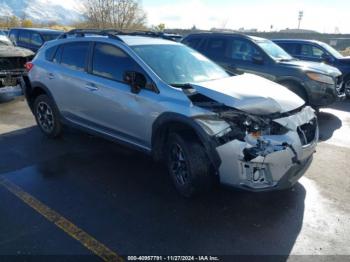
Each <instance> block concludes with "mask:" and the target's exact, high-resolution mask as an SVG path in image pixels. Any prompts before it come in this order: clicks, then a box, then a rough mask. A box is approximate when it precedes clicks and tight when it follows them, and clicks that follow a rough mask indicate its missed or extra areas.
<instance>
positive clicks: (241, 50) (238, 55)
mask: <svg viewBox="0 0 350 262" xmlns="http://www.w3.org/2000/svg"><path fill="white" fill-rule="evenodd" d="M257 55H260V52H259V51H258V50H257V49H256V47H255V46H253V45H252V44H251V43H249V42H248V41H244V40H239V39H234V40H233V41H232V54H231V57H232V59H235V60H241V61H247V62H253V57H254V56H257Z"/></svg>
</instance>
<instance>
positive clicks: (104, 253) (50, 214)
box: [0, 177, 124, 261]
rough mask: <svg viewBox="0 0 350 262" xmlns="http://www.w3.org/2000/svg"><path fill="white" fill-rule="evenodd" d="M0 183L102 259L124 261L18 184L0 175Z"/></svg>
mask: <svg viewBox="0 0 350 262" xmlns="http://www.w3.org/2000/svg"><path fill="white" fill-rule="evenodd" d="M0 185H1V186H3V187H5V188H6V189H7V190H8V191H10V192H11V193H12V194H14V195H15V196H16V197H18V198H19V199H20V200H22V201H23V202H24V203H26V204H27V205H28V206H30V207H31V208H33V209H34V210H35V211H37V212H38V213H39V214H40V215H42V216H44V217H45V218H46V219H47V220H49V221H50V222H52V223H54V224H55V225H56V226H57V227H59V228H60V229H62V230H63V231H64V232H66V233H67V234H68V235H69V236H71V237H72V238H74V239H76V240H77V241H79V242H80V244H82V245H83V246H85V247H86V248H87V249H89V250H90V251H91V252H93V253H94V254H95V255H97V256H99V257H100V258H102V259H103V260H104V261H124V260H123V258H122V257H120V256H119V255H117V254H116V253H115V252H113V251H112V250H110V249H109V248H108V247H106V246H105V245H103V244H102V243H100V242H99V241H97V240H96V239H95V238H93V237H92V236H91V235H89V234H88V233H86V232H85V231H84V230H82V229H80V228H79V227H77V226H76V225H74V224H73V223H72V222H70V221H69V220H68V219H66V218H64V217H63V216H61V215H60V214H59V213H57V212H56V211H54V210H52V209H51V208H49V207H48V206H46V205H45V204H43V203H42V202H40V201H39V200H38V199H36V198H35V197H33V196H31V195H30V194H28V193H27V192H25V191H23V190H22V189H21V188H20V187H19V186H17V185H15V184H14V183H12V182H10V181H9V180H7V179H6V178H3V177H0Z"/></svg>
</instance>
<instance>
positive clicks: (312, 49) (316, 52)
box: [300, 45, 325, 59]
mask: <svg viewBox="0 0 350 262" xmlns="http://www.w3.org/2000/svg"><path fill="white" fill-rule="evenodd" d="M300 53H301V55H302V56H305V57H310V58H317V59H321V58H322V57H323V55H324V54H325V53H324V51H323V50H322V49H320V48H318V47H316V46H313V45H302V46H301V50H300Z"/></svg>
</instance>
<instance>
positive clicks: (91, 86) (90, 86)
mask: <svg viewBox="0 0 350 262" xmlns="http://www.w3.org/2000/svg"><path fill="white" fill-rule="evenodd" d="M85 88H86V89H88V90H89V91H97V90H98V87H97V86H96V85H95V84H92V83H87V84H86V85H85Z"/></svg>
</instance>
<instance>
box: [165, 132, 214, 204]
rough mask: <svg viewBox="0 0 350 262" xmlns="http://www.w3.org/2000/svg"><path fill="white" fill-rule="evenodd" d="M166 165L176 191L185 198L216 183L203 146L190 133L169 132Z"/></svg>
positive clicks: (202, 191) (208, 188) (201, 191)
mask: <svg viewBox="0 0 350 262" xmlns="http://www.w3.org/2000/svg"><path fill="white" fill-rule="evenodd" d="M167 167H168V172H169V174H170V176H171V178H172V180H173V183H174V185H175V187H176V189H177V191H178V192H179V193H180V194H181V195H182V196H184V197H186V198H191V197H193V196H195V195H197V194H199V193H204V192H208V191H209V190H210V189H212V188H213V186H214V185H215V183H216V176H215V175H214V172H213V168H212V167H211V164H210V161H209V159H208V157H207V155H206V153H205V149H204V147H203V146H202V145H201V144H200V143H199V141H198V139H197V138H196V137H194V136H191V135H190V136H188V135H179V134H175V133H172V134H170V136H169V138H168V149H167Z"/></svg>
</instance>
